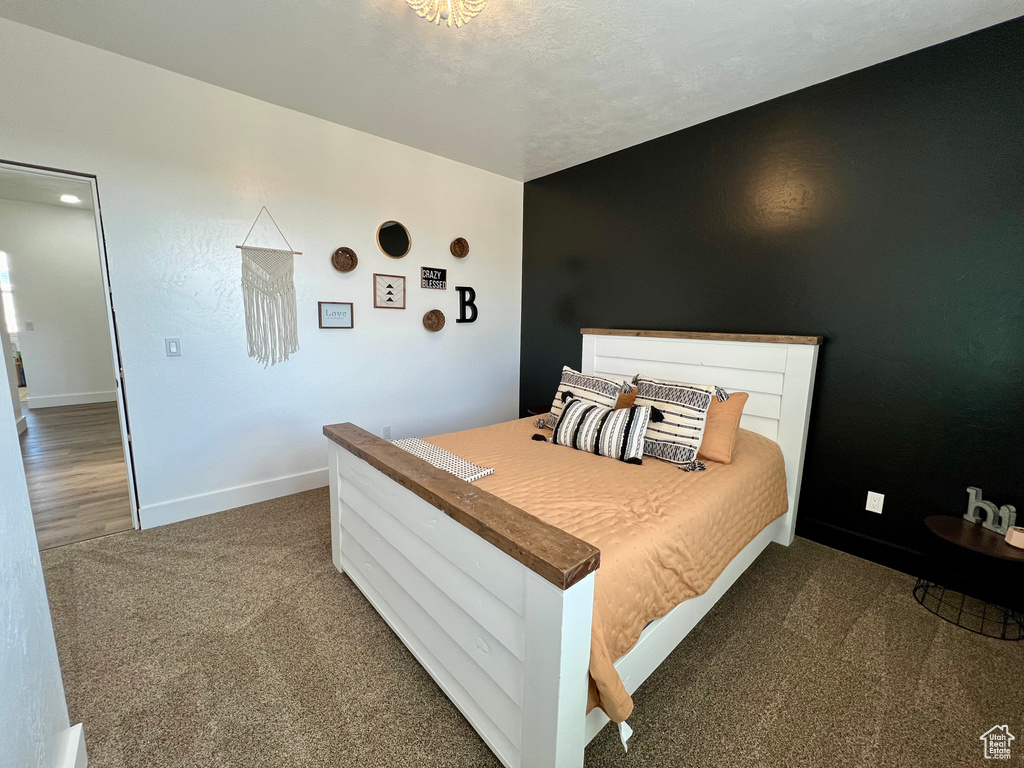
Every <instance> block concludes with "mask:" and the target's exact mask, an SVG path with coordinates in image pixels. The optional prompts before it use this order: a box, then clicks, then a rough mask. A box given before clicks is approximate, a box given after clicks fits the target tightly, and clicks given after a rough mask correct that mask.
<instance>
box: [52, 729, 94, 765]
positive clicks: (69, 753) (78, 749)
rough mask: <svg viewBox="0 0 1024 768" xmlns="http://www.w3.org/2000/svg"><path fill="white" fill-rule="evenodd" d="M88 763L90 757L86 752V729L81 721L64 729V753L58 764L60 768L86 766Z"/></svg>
mask: <svg viewBox="0 0 1024 768" xmlns="http://www.w3.org/2000/svg"><path fill="white" fill-rule="evenodd" d="M88 763H89V758H88V756H87V755H86V754H85V730H84V729H83V728H82V724H81V723H79V724H78V725H73V726H71V727H70V728H68V729H67V730H66V731H64V754H63V755H62V756H61V758H60V761H59V762H58V763H57V766H58V768H86V766H87V765H88Z"/></svg>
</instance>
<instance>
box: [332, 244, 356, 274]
mask: <svg viewBox="0 0 1024 768" xmlns="http://www.w3.org/2000/svg"><path fill="white" fill-rule="evenodd" d="M358 263H359V257H358V256H356V252H355V251H353V250H352V249H351V248H344V247H342V248H339V249H338V250H336V251H335V252H334V255H333V256H331V265H332V266H333V267H334V268H335V269H336V270H338V271H339V272H351V271H352V270H353V269H355V268H356V265H357V264H358Z"/></svg>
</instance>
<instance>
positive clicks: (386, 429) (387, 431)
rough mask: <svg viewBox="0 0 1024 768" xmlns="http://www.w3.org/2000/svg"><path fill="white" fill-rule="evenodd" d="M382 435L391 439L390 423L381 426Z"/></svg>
mask: <svg viewBox="0 0 1024 768" xmlns="http://www.w3.org/2000/svg"><path fill="white" fill-rule="evenodd" d="M380 436H381V437H383V438H384V439H385V440H390V439H391V425H390V424H385V425H384V426H383V427H381V428H380Z"/></svg>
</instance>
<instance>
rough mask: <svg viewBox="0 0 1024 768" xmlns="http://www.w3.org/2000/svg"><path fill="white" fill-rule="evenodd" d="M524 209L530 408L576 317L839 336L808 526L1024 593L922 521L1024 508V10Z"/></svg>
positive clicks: (829, 342) (823, 382)
mask: <svg viewBox="0 0 1024 768" xmlns="http://www.w3.org/2000/svg"><path fill="white" fill-rule="evenodd" d="M524 204H525V218H524V238H523V240H524V242H523V332H522V380H521V388H520V392H521V395H520V405H521V407H522V408H523V410H524V412H525V410H526V409H527V408H529V407H533V406H534V405H536V404H543V403H545V402H550V399H551V397H552V395H553V393H554V391H555V387H556V384H557V381H558V374H559V371H560V369H561V366H562V365H563V364H569V365H578V364H579V363H580V355H581V349H580V344H581V339H580V328H581V327H605V328H645V329H674V330H693V331H731V332H767V333H795V334H820V335H823V336H824V337H825V343H824V346H823V347H822V350H821V356H820V361H819V367H818V380H817V385H816V390H815V395H814V405H813V411H812V419H811V427H810V437H809V442H808V450H807V460H806V464H805V472H804V480H803V492H802V495H801V500H800V518H799V528H798V532H799V533H800V534H801V535H803V536H807V537H809V538H812V539H816V540H819V541H822V542H824V543H827V544H830V545H832V546H836V547H838V548H840V549H845V550H847V551H849V552H852V553H854V554H858V555H861V556H864V557H867V558H869V559H873V560H876V561H878V562H882V563H885V564H888V565H890V566H893V567H897V568H900V569H901V570H905V571H907V572H910V573H915V574H921V573H927V574H928V575H935V576H936V578H938V577H941V578H944V579H946V580H948V581H949V582H951V583H954V582H957V581H958V579H961V578H973V587H972V588H973V590H974V591H975V592H978V591H984V592H985V595H983V596H997V597H999V598H1000V599H1002V600H1003V602H1015V604H1018V605H1019V604H1020V602H1021V601H1020V600H1019V599H1018V597H1019V596H1020V595H1021V592H1022V590H1024V572H1022V571H1024V567H1021V566H1017V565H1015V564H1010V563H1004V562H1003V561H996V560H994V559H991V558H975V559H970V558H968V557H967V556H966V554H964V556H961V553H962V551H961V550H956V549H955V548H951V547H949V545H946V549H941V548H937V547H936V544H938V545H943V544H944V543H943V542H940V541H939V540H938V539H936V538H935V537H934V536H933V535H932V534H931V533H930V532H928V531H927V530H926V529H925V527H924V525H923V519H924V517H926V516H927V515H929V514H935V513H946V514H954V515H962V514H963V513H964V512H965V511H966V505H967V493H966V490H965V489H966V488H967V486H968V485H976V486H980V487H981V488H982V489H983V490H984V495H985V498H987V499H990V500H993V501H995V502H997V503H998V504H1014V505H1016V506H1017V508H1018V510H1020V511H1021V518H1022V520H1024V19H1018V20H1015V21H1012V22H1008V23H1006V24H1002V25H999V26H997V27H992V28H990V29H986V30H983V31H981V32H978V33H975V34H972V35H969V36H966V37H962V38H959V39H956V40H953V41H950V42H947V43H944V44H942V45H938V46H935V47H933V48H929V49H926V50H923V51H918V52H916V53H913V54H909V55H907V56H904V57H901V58H899V59H894V60H892V61H888V62H885V63H883V64H879V65H877V66H874V67H870V68H868V69H865V70H861V71H859V72H855V73H852V74H850V75H847V76H844V77H841V78H838V79H835V80H830V81H828V82H825V83H822V84H820V85H816V86H813V87H810V88H807V89H804V90H802V91H798V92H796V93H792V94H789V95H787V96H783V97H781V98H778V99H774V100H772V101H769V102H766V103H763V104H759V105H757V106H754V107H751V108H749V109H745V110H742V111H740V112H735V113H732V114H729V115H726V116H724V117H721V118H718V119H716V120H712V121H709V122H706V123H703V124H700V125H697V126H694V127H692V128H688V129H686V130H683V131H679V132H678V133H674V134H671V135H669V136H665V137H663V138H660V139H656V140H654V141H650V142H647V143H645V144H641V145H638V146H635V147H631V148H629V149H626V150H623V151H621V152H618V153H615V154H613V155H609V156H607V157H603V158H600V159H598V160H594V161H592V162H589V163H585V164H583V165H579V166H576V167H574V168H570V169H568V170H565V171H561V172H559V173H555V174H552V175H550V176H546V177H543V178H540V179H537V180H535V181H531V182H529V183H528V184H526V189H525V203H524ZM869 490H874V491H880V492H882V493H884V494H885V509H884V513H883V514H882V515H880V516H879V515H875V514H872V513H870V512H867V511H865V509H864V503H865V496H866V494H867V491H869ZM1022 524H1024V523H1022ZM1005 579H1015V580H1016V584H1015V586H1014V587H1013V588H1012V589H1009V590H1006V589H1002V590H1001V589H1000V588H998V587H997V584H998V583H999V582H1000V580H1005Z"/></svg>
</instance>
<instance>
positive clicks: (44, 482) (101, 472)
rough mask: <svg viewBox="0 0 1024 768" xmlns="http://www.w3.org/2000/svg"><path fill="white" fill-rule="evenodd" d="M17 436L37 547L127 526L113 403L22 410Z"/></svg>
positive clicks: (129, 519) (124, 475) (124, 481)
mask: <svg viewBox="0 0 1024 768" xmlns="http://www.w3.org/2000/svg"><path fill="white" fill-rule="evenodd" d="M25 415H26V418H27V420H28V431H27V432H25V433H24V434H23V435H22V436H21V455H22V457H23V458H24V460H25V476H26V477H27V478H28V495H29V499H30V500H31V502H32V516H33V517H34V518H35V523H36V537H37V538H38V539H39V548H40V549H50V548H51V547H59V546H61V545H63V544H72V543H74V542H76V541H83V540H85V539H92V538H95V537H97V536H105V535H106V534H108V533H117V532H118V531H126V530H128V529H130V528H131V527H132V513H131V505H130V502H129V500H128V498H129V497H128V475H127V472H126V470H125V463H124V451H123V449H122V447H121V432H120V426H119V422H118V415H117V404H116V403H94V404H91V405H70V406H66V407H63V408H37V409H35V410H28V409H26V410H25Z"/></svg>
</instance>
